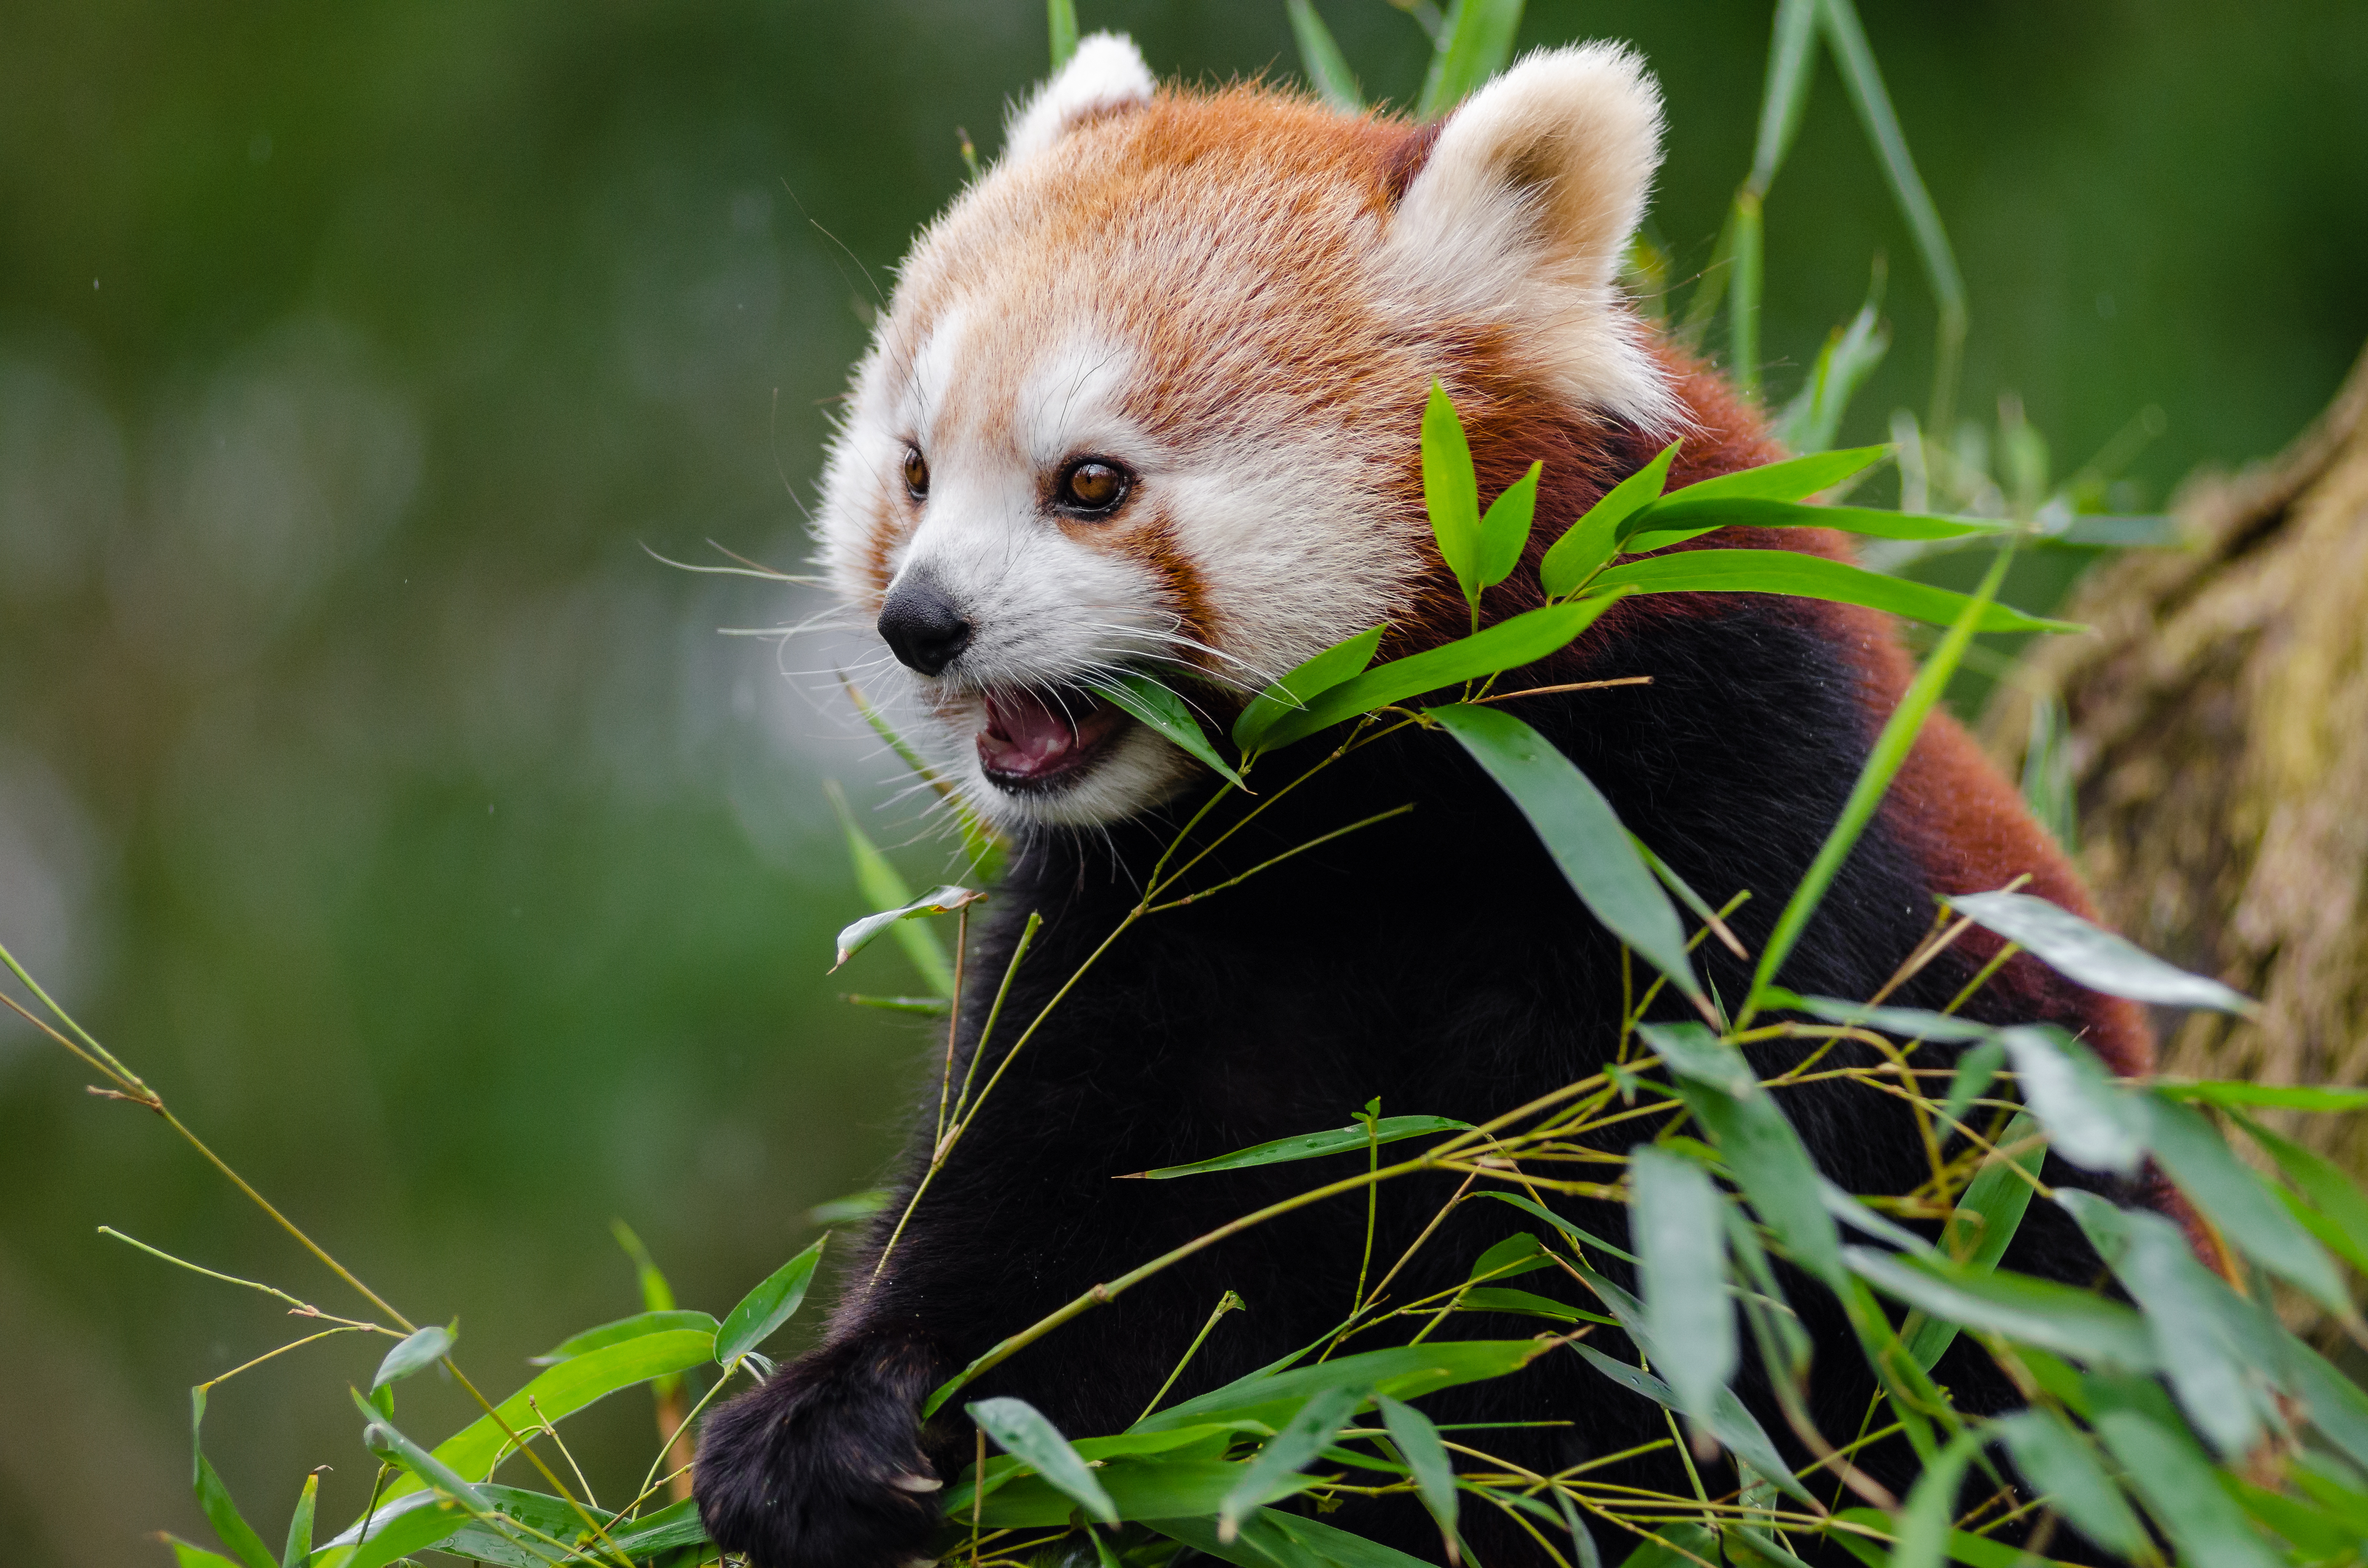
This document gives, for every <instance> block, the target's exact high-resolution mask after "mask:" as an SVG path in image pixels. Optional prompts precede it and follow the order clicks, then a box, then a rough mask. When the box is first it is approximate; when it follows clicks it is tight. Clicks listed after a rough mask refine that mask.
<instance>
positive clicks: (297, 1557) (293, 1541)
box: [279, 1471, 321, 1568]
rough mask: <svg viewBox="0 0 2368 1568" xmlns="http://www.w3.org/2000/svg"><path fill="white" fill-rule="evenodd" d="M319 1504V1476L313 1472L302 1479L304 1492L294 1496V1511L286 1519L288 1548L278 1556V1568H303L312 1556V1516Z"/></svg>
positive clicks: (318, 1473) (317, 1472)
mask: <svg viewBox="0 0 2368 1568" xmlns="http://www.w3.org/2000/svg"><path fill="white" fill-rule="evenodd" d="M320 1502H321V1476H320V1472H319V1471H314V1472H313V1474H311V1475H308V1476H306V1477H305V1478H304V1490H303V1491H302V1492H300V1493H298V1494H296V1511H295V1512H294V1513H292V1514H290V1516H289V1517H288V1546H287V1549H286V1550H285V1551H282V1552H281V1553H280V1554H279V1568H304V1564H305V1562H307V1561H308V1560H309V1559H310V1558H311V1557H312V1555H313V1515H314V1513H316V1512H317V1511H318V1510H319V1507H320Z"/></svg>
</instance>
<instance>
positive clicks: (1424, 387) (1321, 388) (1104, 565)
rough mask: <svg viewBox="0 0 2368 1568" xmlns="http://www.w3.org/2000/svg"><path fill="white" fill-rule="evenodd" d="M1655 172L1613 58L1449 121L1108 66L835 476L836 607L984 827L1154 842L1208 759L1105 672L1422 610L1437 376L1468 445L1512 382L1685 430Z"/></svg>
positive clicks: (905, 354)
mask: <svg viewBox="0 0 2368 1568" xmlns="http://www.w3.org/2000/svg"><path fill="white" fill-rule="evenodd" d="M1659 142H1660V103H1659V96H1658V94H1657V92H1656V89H1655V87H1654V85H1653V84H1652V82H1651V80H1650V78H1649V77H1647V76H1646V75H1645V73H1644V71H1643V69H1642V67H1641V65H1640V63H1639V62H1637V60H1636V59H1635V57H1634V55H1632V54H1630V53H1628V52H1627V51H1624V50H1622V49H1621V48H1619V47H1617V46H1614V45H1607V44H1596V45H1588V46H1585V47H1578V48H1570V49H1563V50H1556V51H1545V52H1540V53H1535V54H1531V55H1530V56H1529V57H1528V58H1526V59H1524V60H1522V61H1521V62H1519V63H1518V64H1516V65H1515V66H1514V67H1513V68H1512V69H1511V70H1510V71H1508V72H1507V73H1506V74H1504V75H1503V76H1501V77H1499V78H1498V79H1497V80H1496V81H1495V82H1493V83H1491V84H1490V85H1488V86H1486V87H1485V88H1483V89H1482V90H1481V91H1480V92H1478V93H1477V94H1475V95H1474V96H1473V97H1471V98H1470V99H1469V100H1467V101H1466V102H1465V103H1464V105H1463V107H1462V108H1459V109H1458V110H1457V111H1456V112H1455V113H1454V115H1453V116H1452V118H1451V119H1448V120H1447V121H1446V122H1445V123H1444V125H1441V126H1438V127H1421V128H1418V127H1416V126H1413V125H1410V124H1407V123H1406V122H1403V121H1399V120H1395V119H1384V118H1380V117H1375V116H1362V117H1352V116H1347V115H1341V114H1338V113H1334V112H1332V111H1330V110H1328V109H1326V108H1321V107H1320V106H1318V105H1316V104H1315V103H1313V102H1310V101H1308V100H1306V99H1304V98H1301V97H1293V96H1291V95H1288V94H1284V93H1280V92H1275V91H1272V90H1269V89H1266V88H1261V87H1235V88H1230V89H1226V90H1224V91H1221V92H1214V93H1195V92H1187V91H1182V90H1178V89H1174V88H1167V89H1162V88H1159V87H1157V86H1156V85H1155V84H1154V83H1153V81H1152V79H1151V75H1150V73H1149V72H1148V71H1147V70H1145V69H1144V64H1143V61H1142V58H1141V57H1140V56H1139V55H1138V54H1137V53H1136V52H1135V50H1134V48H1133V45H1132V44H1130V43H1128V42H1127V41H1125V40H1122V39H1119V38H1114V37H1111V36H1109V35H1107V34H1099V35H1096V36H1095V37H1093V38H1089V39H1087V40H1084V42H1082V43H1081V44H1080V45H1079V46H1078V49H1077V52H1076V57H1075V58H1074V59H1073V60H1072V61H1071V62H1070V63H1069V65H1068V66H1067V67H1066V68H1065V69H1064V70H1063V71H1062V72H1061V73H1060V74H1058V75H1057V76H1055V77H1054V78H1053V80H1052V81H1050V82H1048V83H1046V84H1045V85H1043V86H1042V87H1041V88H1040V89H1039V90H1038V91H1037V92H1036V93H1035V95H1034V96H1033V97H1030V99H1029V100H1028V102H1027V103H1026V104H1025V105H1023V106H1021V108H1019V110H1018V111H1017V112H1016V113H1015V114H1014V116H1013V119H1012V122H1011V125H1010V128H1009V134H1008V141H1007V144H1006V147H1005V150H1004V152H1003V154H1002V156H1001V157H1000V158H999V159H998V160H997V162H996V165H995V166H994V167H993V168H992V169H990V170H989V171H988V172H987V173H986V174H985V176H982V177H981V178H980V179H978V180H977V181H976V182H975V183H973V185H972V186H971V187H970V188H969V189H968V190H966V191H965V192H964V193H963V194H962V197H961V198H960V199H957V200H956V201H955V203H954V205H953V206H952V208H951V210H949V211H947V212H946V214H945V215H944V216H943V217H941V218H939V220H938V221H937V222H936V223H934V224H933V225H932V226H931V227H930V228H929V230H928V232H927V233H925V234H923V235H922V237H921V239H920V241H919V243H918V244H916V246H915V247H914V250H913V253H912V255H911V256H909V257H908V258H907V260H906V261H905V266H904V267H903V269H902V271H901V273H900V275H899V278H898V282H897V287H896V293H895V298H894V301H893V302H892V304H891V306H890V308H889V310H888V312H886V313H885V314H884V315H883V316H882V320H881V323H880V325H879V329H878V332H877V334H876V335H875V337H874V340H873V343H872V346H871V350H870V352H869V353H868V354H867V355H866V356H865V358H864V359H863V360H862V362H861V363H860V366H859V367H858V368H857V370H856V373H855V381H854V388H853V391H852V394H851V397H850V399H849V404H848V413H847V415H846V418H845V423H844V425H843V426H842V427H841V429H840V430H839V432H838V434H837V437H836V439H835V441H834V443H833V445H832V449H831V452H830V459H829V463H828V467H827V470H826V472H825V480H824V496H825V505H824V510H823V512H822V515H821V518H820V523H819V528H820V533H821V537H822V544H823V555H824V559H825V563H826V564H827V566H828V568H829V570H830V573H831V574H832V579H833V582H834V585H836V587H837V590H838V592H839V593H840V594H841V595H842V596H843V597H845V598H846V599H847V600H848V602H849V603H850V604H851V605H853V606H855V607H857V608H860V609H861V610H862V611H864V612H866V613H868V614H870V615H872V616H874V617H876V619H877V625H878V627H879V630H880V632H881V634H882V637H883V638H884V639H885V640H886V641H887V642H888V644H889V646H890V647H891V649H892V650H893V651H894V653H895V654H896V655H897V657H898V658H899V659H900V660H901V661H902V662H903V663H904V664H905V665H907V666H909V668H910V669H911V670H912V671H913V672H914V676H915V680H916V686H917V687H918V693H919V696H920V698H921V700H922V704H923V706H924V707H925V709H926V710H928V714H929V716H930V718H929V722H930V723H931V724H932V725H933V726H934V727H935V728H936V730H937V731H938V733H937V734H936V735H935V736H934V737H925V738H932V739H934V740H935V741H936V742H937V743H938V744H937V747H936V749H937V750H938V752H939V761H940V764H941V766H943V767H945V769H946V771H947V773H948V774H949V775H950V776H951V777H952V778H955V779H956V780H957V781H958V782H959V783H960V784H961V785H962V788H963V789H964V790H965V791H966V792H967V793H968V794H969V796H970V797H971V798H972V800H973V802H974V803H975V804H976V805H977V806H978V807H979V808H980V809H981V810H982V811H984V812H985V813H986V814H987V815H988V816H990V817H991V818H994V819H996V820H998V821H1001V822H1003V823H1005V824H1012V825H1017V824H1021V823H1025V822H1028V821H1040V822H1056V823H1069V824H1096V823H1107V822H1113V821H1117V820H1120V819H1121V818H1124V817H1128V816H1131V815H1133V814H1134V813H1136V812H1140V811H1142V810H1144V809H1145V808H1146V807H1148V806H1151V805H1153V804H1156V802H1158V801H1160V800H1162V799H1164V798H1166V797H1167V795H1169V794H1172V793H1173V792H1174V791H1175V790H1177V789H1178V787H1179V786H1180V785H1182V784H1183V783H1185V782H1187V781H1188V780H1189V779H1190V778H1191V777H1192V776H1193V774H1194V772H1195V771H1196V769H1197V767H1198V766H1199V765H1197V764H1195V763H1193V762H1192V761H1191V760H1190V758H1188V757H1187V756H1184V754H1183V753H1181V752H1179V751H1178V750H1177V749H1176V748H1175V747H1173V746H1172V745H1170V744H1168V743H1167V741H1166V740H1164V739H1163V738H1161V737H1160V736H1158V735H1157V734H1156V733H1152V732H1151V731H1149V730H1147V729H1144V727H1142V726H1141V725H1139V724H1137V723H1135V722H1133V720H1131V719H1129V718H1127V717H1126V716H1125V715H1123V714H1121V713H1120V712H1119V711H1117V710H1115V709H1112V708H1111V707H1110V705H1109V704H1108V703H1107V702H1105V701H1102V700H1101V699H1098V698H1096V697H1095V696H1094V695H1093V693H1092V689H1091V688H1092V683H1093V682H1094V681H1095V680H1096V679H1097V678H1100V679H1107V678H1108V677H1110V676H1113V675H1116V674H1120V673H1123V672H1126V671H1129V670H1142V671H1144V672H1147V673H1150V674H1153V675H1156V676H1161V677H1163V678H1166V679H1167V680H1169V681H1170V682H1171V683H1176V682H1178V680H1179V677H1180V680H1181V684H1184V685H1186V686H1187V687H1201V688H1203V689H1206V688H1211V687H1215V688H1223V687H1234V688H1236V689H1241V690H1256V689H1257V688H1258V687H1261V686H1263V685H1264V684H1266V682H1268V681H1269V680H1270V679H1272V678H1273V677H1275V676H1279V675H1281V674H1282V673H1283V672H1284V671H1286V670H1288V669H1289V668H1291V666H1292V665H1295V664H1297V663H1298V662H1300V661H1301V660H1303V659H1304V658H1306V657H1308V656H1309V655H1311V654H1313V653H1316V652H1317V651H1319V650H1321V649H1323V648H1325V647H1326V646H1328V645H1330V644H1331V643H1333V642H1338V641H1339V640H1340V639H1342V638H1344V637H1347V636H1349V635H1351V634H1352V633H1354V632H1357V631H1361V630H1363V629H1365V628H1367V627H1370V626H1372V625H1374V624H1376V623H1377V622H1380V621H1383V620H1389V619H1394V618H1402V617H1404V616H1406V614H1408V613H1409V611H1410V610H1411V609H1412V608H1413V607H1414V606H1415V605H1416V603H1417V601H1418V600H1419V599H1420V597H1421V596H1422V594H1423V593H1424V591H1425V586H1426V583H1427V582H1428V580H1429V579H1430V578H1431V577H1433V576H1434V575H1435V574H1436V573H1437V572H1438V569H1439V568H1438V558H1437V556H1436V554H1435V552H1434V551H1433V549H1432V547H1431V544H1430V541H1429V531H1428V528H1427V526H1426V524H1425V523H1424V520H1423V515H1422V511H1421V507H1420V503H1419V483H1418V479H1417V471H1416V467H1415V461H1416V460H1415V452H1416V449H1417V430H1418V427H1419V422H1420V417H1421V410H1422V406H1423V403H1424V399H1425V397H1426V395H1427V393H1428V392H1429V387H1430V383H1431V381H1433V379H1434V378H1436V379H1438V380H1440V381H1443V382H1444V383H1445V384H1446V386H1447V388H1448V390H1449V392H1451V393H1452V394H1453V395H1455V396H1456V398H1457V400H1458V402H1459V403H1463V404H1464V405H1465V411H1466V414H1467V416H1470V415H1472V414H1473V413H1474V409H1475V407H1476V406H1478V405H1482V404H1486V403H1488V402H1489V401H1490V400H1491V399H1492V398H1495V399H1497V400H1498V401H1499V402H1501V401H1502V399H1503V395H1504V391H1505V389H1507V388H1518V389H1520V393H1519V395H1520V397H1522V398H1525V399H1528V400H1530V401H1531V402H1532V403H1538V402H1542V403H1544V404H1547V405H1551V406H1552V407H1554V408H1556V409H1559V410H1561V411H1564V412H1565V414H1566V415H1569V416H1571V417H1576V418H1582V419H1583V418H1589V417H1594V418H1601V419H1605V420H1618V421H1621V422H1623V423H1625V424H1627V425H1629V426H1642V427H1644V428H1645V429H1647V430H1663V429H1668V428H1670V427H1672V426H1675V425H1676V424H1677V423H1678V421H1679V409H1678V405H1677V403H1676V402H1675V400H1674V399H1673V397H1672V394H1671V391H1670V388H1669V385H1668V376H1667V373H1666V372H1665V371H1664V370H1663V369H1661V367H1660V365H1659V364H1658V362H1657V361H1656V359H1655V358H1654V357H1653V355H1652V354H1651V353H1650V351H1649V350H1648V347H1647V346H1646V342H1645V332H1644V329H1643V327H1642V326H1641V325H1640V324H1639V323H1638V322H1637V321H1636V320H1635V319H1634V316H1632V315H1631V314H1630V312H1628V310H1627V308H1626V306H1625V304H1624V303H1623V301H1622V299H1621V297H1620V294H1619V290H1618V288H1617V283H1616V278H1617V274H1618V270H1619V267H1620V263H1621V260H1622V256H1623V255H1624V253H1625V251H1626V248H1627V245H1628V242H1629V239H1630V236H1631V235H1632V234H1633V233H1634V229H1635V226H1636V223H1637V222H1638V220H1639V218H1640V217H1641V215H1642V212H1643V210H1644V204H1645V196H1646V192H1647V188H1648V187H1649V185H1650V182H1651V179H1652V174H1653V170H1654V167H1655V165H1656V163H1657V161H1658V157H1659ZM1523 460H1524V461H1526V456H1525V457H1524V459H1523ZM1222 706H1223V705H1222V704H1220V705H1219V707H1220V709H1222Z"/></svg>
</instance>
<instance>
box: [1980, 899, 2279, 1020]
mask: <svg viewBox="0 0 2368 1568" xmlns="http://www.w3.org/2000/svg"><path fill="white" fill-rule="evenodd" d="M1949 905H1950V907H1951V908H1952V909H1954V910H1955V911H1956V912H1957V913H1958V914H1960V915H1964V916H1965V918H1967V919H1968V920H1971V921H1974V922H1975V924H1977V925H1981V926H1987V927H1989V929H1991V930H1993V931H1995V932H1997V933H1998V935H1999V936H2001V937H2005V938H2007V940H2009V941H2010V942H2015V943H2018V944H2020V945H2021V947H2022V948H2023V949H2026V950H2027V951H2029V952H2030V953H2031V954H2032V956H2034V957H2036V958H2037V959H2038V960H2040V961H2041V962H2042V963H2044V964H2046V965H2047V966H2048V967H2049V968H2051V969H2053V970H2055V971H2057V972H2058V973H2060V974H2063V975H2066V976H2068V977H2069V978H2071V979H2073V980H2077V981H2078V982H2079V983H2081V984H2083V985H2085V986H2087V987H2088V988H2089V990H2091V991H2102V992H2104V993H2105V994H2107V995H2111V996H2127V997H2129V998H2131V999H2132V1000H2133V1001H2138V1002H2152V1003H2154V1004H2156V1005H2157V1006H2164V1007H2211V1008H2214V1009H2216V1010H2217V1011H2220V1012H2224V1013H2240V1014H2243V1015H2245V1016H2246V1017H2251V1016H2252V1015H2253V1014H2255V1013H2257V1012H2259V1011H2260V1006H2259V1004H2257V1003H2255V1002H2254V1001H2253V999H2252V998H2251V997H2249V996H2246V995H2244V994H2241V993H2239V992H2236V991H2232V990H2230V989H2229V988H2228V987H2227V986H2225V985H2223V984H2221V983H2219V982H2218V981H2216V980H2206V979H2204V978H2203V976H2202V975H2200V974H2190V973H2188V972H2187V971H2185V970H2182V969H2178V968H2174V967H2173V966H2171V965H2169V964H2167V963H2165V962H2163V961H2162V960H2160V959H2158V958H2157V957H2155V956H2154V955H2153V954H2152V953H2149V952H2147V951H2146V949H2143V948H2141V947H2139V946H2138V945H2137V944H2135V942H2131V941H2128V940H2125V939H2124V938H2123V937H2117V936H2115V935H2113V933H2112V932H2111V931H2107V930H2105V929H2103V928H2102V927H2100V926H2092V925H2090V924H2089V922H2088V921H2086V920H2083V919H2081V918H2080V917H2079V916H2078V915H2075V914H2073V913H2072V912H2071V911H2070V910H2068V909H2063V908H2059V907H2058V906H2057V905H2055V904H2053V903H2048V902H2047V900H2045V899H2044V898H2038V897H2035V896H2033V895H2032V894H2030V893H2027V892H1977V893H1952V894H1951V895H1950V898H1949Z"/></svg>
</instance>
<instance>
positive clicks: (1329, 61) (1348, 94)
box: [1283, 0, 1365, 114]
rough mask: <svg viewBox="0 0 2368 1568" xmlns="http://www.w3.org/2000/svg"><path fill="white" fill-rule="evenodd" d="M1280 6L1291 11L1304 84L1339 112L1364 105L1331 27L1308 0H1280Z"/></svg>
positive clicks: (1358, 108)
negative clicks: (1305, 76) (1281, 1)
mask: <svg viewBox="0 0 2368 1568" xmlns="http://www.w3.org/2000/svg"><path fill="white" fill-rule="evenodd" d="M1283 8H1284V9H1285V10H1287V11H1289V12H1290V13H1291V30H1292V36H1294V37H1295V38H1297V39H1298V40H1299V64H1300V68H1301V69H1302V70H1304V71H1305V72H1306V73H1307V85H1309V86H1311V87H1313V88H1315V96H1316V97H1319V98H1322V99H1323V100H1324V102H1325V103H1326V105H1327V106H1328V107H1330V108H1336V109H1338V110H1339V111H1340V112H1341V113H1342V114H1355V113H1358V112H1359V111H1360V110H1361V109H1362V108H1364V107H1365V103H1364V97H1363V96H1362V95H1361V94H1360V93H1359V92H1358V91H1357V77H1356V74H1355V73H1354V72H1352V71H1350V70H1349V60H1348V57H1347V56H1346V55H1344V54H1342V53H1341V52H1340V46H1339V44H1338V43H1337V42H1335V41H1334V40H1333V38H1332V29H1331V28H1327V27H1326V26H1325V25H1324V18H1323V17H1319V16H1317V15H1316V14H1315V6H1314V5H1312V4H1311V3H1310V0H1283Z"/></svg>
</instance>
